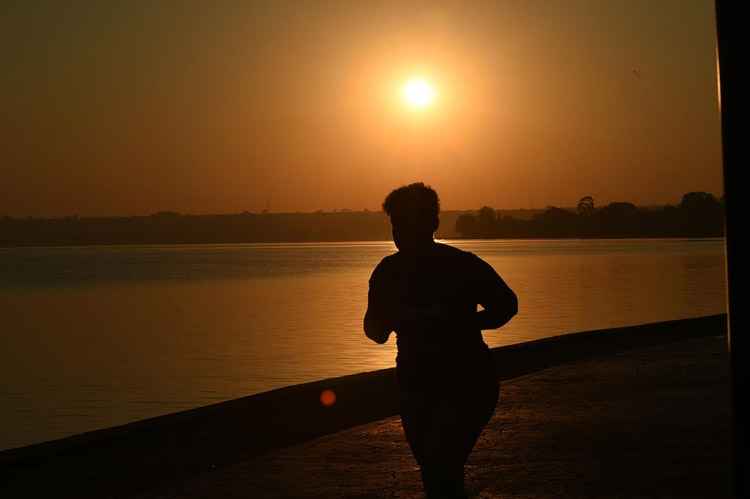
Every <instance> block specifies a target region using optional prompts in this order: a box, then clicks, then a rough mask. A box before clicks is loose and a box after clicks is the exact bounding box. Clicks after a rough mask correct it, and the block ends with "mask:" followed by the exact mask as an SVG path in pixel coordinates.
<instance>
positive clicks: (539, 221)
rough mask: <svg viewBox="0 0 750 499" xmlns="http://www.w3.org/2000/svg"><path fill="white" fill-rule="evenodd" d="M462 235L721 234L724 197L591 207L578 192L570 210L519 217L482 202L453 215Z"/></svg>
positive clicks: (555, 209)
mask: <svg viewBox="0 0 750 499" xmlns="http://www.w3.org/2000/svg"><path fill="white" fill-rule="evenodd" d="M456 232H457V233H458V234H460V236H461V237H464V238H479V239H484V238H487V239H489V238H596V237H721V236H723V235H724V197H723V196H722V198H721V199H716V197H715V196H714V195H713V194H710V193H707V192H689V193H687V194H685V195H684V196H682V199H681V201H680V203H679V204H678V205H677V206H673V205H666V206H662V207H648V208H645V207H638V206H636V205H635V204H633V203H629V202H613V203H609V204H607V205H605V206H603V207H600V208H599V207H596V206H595V204H594V198H593V197H591V196H584V197H582V198H581V199H580V200H579V201H578V204H577V206H576V208H575V209H566V208H559V207H556V206H550V207H548V208H546V209H545V210H543V211H542V212H541V213H537V214H536V215H534V216H533V217H532V218H530V219H527V220H523V219H518V218H514V217H512V216H507V215H503V214H502V213H500V212H498V211H497V210H495V209H493V208H491V207H489V206H484V207H482V208H480V209H479V210H478V211H477V212H476V213H465V214H463V215H461V216H459V217H458V219H457V220H456Z"/></svg>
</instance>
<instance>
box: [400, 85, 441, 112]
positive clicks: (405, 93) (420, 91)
mask: <svg viewBox="0 0 750 499" xmlns="http://www.w3.org/2000/svg"><path fill="white" fill-rule="evenodd" d="M401 95H402V97H403V99H404V102H406V104H407V105H408V106H410V107H412V108H414V109H424V108H427V107H429V106H430V105H431V104H432V103H433V102H434V101H435V97H436V96H437V92H436V91H435V87H433V86H432V84H430V82H428V81H427V80H425V79H423V78H411V79H410V80H408V81H407V82H406V83H405V84H404V86H403V87H402V89H401Z"/></svg>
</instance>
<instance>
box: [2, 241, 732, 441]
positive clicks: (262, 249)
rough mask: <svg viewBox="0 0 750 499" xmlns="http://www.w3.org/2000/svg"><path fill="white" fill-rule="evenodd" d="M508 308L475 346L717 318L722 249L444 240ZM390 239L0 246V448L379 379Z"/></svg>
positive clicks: (722, 297) (711, 245)
mask: <svg viewBox="0 0 750 499" xmlns="http://www.w3.org/2000/svg"><path fill="white" fill-rule="evenodd" d="M445 242H447V243H449V244H454V245H455V246H458V247H460V248H463V249H466V250H469V251H472V252H474V253H476V254H477V255H479V256H480V257H482V258H484V259H485V260H487V261H488V262H489V263H490V264H491V265H492V266H494V267H495V269H496V270H497V271H498V273H499V274H500V275H501V276H502V277H503V278H504V279H505V281H506V282H507V283H508V284H509V285H510V287H511V288H512V289H513V290H514V291H516V293H517V294H518V296H519V308H520V310H519V314H518V315H517V316H516V317H515V318H514V319H513V320H512V321H511V322H510V323H509V324H508V325H507V326H505V327H504V328H502V329H500V330H497V331H487V332H485V334H484V337H485V340H486V342H487V343H488V344H489V345H490V346H500V345H507V344H512V343H518V342H522V341H527V340H532V339H537V338H543V337H548V336H554V335H558V334H564V333H571V332H576V331H583V330H591V329H599V328H608V327H614V326H624V325H631V324H640V323H644V322H654V321H661V320H669V319H677V318H688V317H697V316H702V315H708V314H716V313H722V312H725V311H726V310H725V308H726V303H725V301H726V291H725V261H724V241H723V239H703V240H677V239H660V240H653V239H639V240H533V241H532V240H482V241H470V240H462V241H445ZM393 251H395V247H394V246H393V243H391V242H342V243H317V244H310V243H299V244H232V245H185V246H107V247H64V248H5V249H3V248H0V317H2V322H1V323H0V328H1V329H0V407H1V408H2V411H1V412H0V449H5V448H11V447H17V446H21V445H26V444H30V443H35V442H40V441H44V440H49V439H53V438H59V437H62V436H66V435H70V434H73V433H78V432H82V431H87V430H92V429H96V428H102V427H107V426H112V425H116V424H122V423H126V422H129V421H133V420H137V419H143V418H146V417H151V416H156V415H160V414H165V413H169V412H174V411H178V410H182V409H187V408H191V407H196V406H201V405H206V404H210V403H214V402H218V401H222V400H227V399H232V398H236V397H242V396H244V395H248V394H252V393H257V392H261V391H265V390H269V389H273V388H278V387H281V386H286V385H290V384H295V383H300V382H305V381H311V380H316V379H320V378H326V377H331V376H340V375H344V374H350V373H356V372H362V371H369V370H375V369H381V368H385V367H391V366H393V365H394V359H395V355H396V351H395V342H394V337H393V336H392V337H391V339H390V340H389V342H388V343H387V344H385V345H376V344H375V343H372V342H371V341H370V340H368V339H367V338H366V337H365V336H364V333H363V332H362V317H363V314H364V311H365V308H366V304H367V282H368V278H369V276H370V272H371V271H372V269H373V267H374V266H375V265H376V264H377V263H378V261H380V259H381V258H382V257H383V256H385V255H387V254H389V253H392V252H393Z"/></svg>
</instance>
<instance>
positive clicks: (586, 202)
mask: <svg viewBox="0 0 750 499" xmlns="http://www.w3.org/2000/svg"><path fill="white" fill-rule="evenodd" d="M576 212H577V213H578V214H579V215H580V216H582V217H587V216H591V214H592V213H594V198H592V197H591V196H584V197H582V198H581V199H580V200H579V201H578V206H577V208H576Z"/></svg>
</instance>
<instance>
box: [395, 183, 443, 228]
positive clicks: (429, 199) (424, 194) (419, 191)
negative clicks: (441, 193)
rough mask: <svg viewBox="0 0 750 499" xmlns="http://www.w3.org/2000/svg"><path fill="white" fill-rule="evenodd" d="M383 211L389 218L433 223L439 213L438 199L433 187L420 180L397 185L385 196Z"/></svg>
mask: <svg viewBox="0 0 750 499" xmlns="http://www.w3.org/2000/svg"><path fill="white" fill-rule="evenodd" d="M383 211H385V212H386V214H388V216H389V217H391V219H401V220H403V219H409V220H414V221H424V223H433V221H435V220H437V218H438V214H439V213H440V199H438V195H437V192H435V189H433V188H432V187H430V186H428V185H424V184H423V183H422V182H416V183H413V184H409V185H405V186H402V187H399V188H398V189H395V190H394V191H392V192H391V193H390V194H388V196H386V198H385V201H383Z"/></svg>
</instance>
